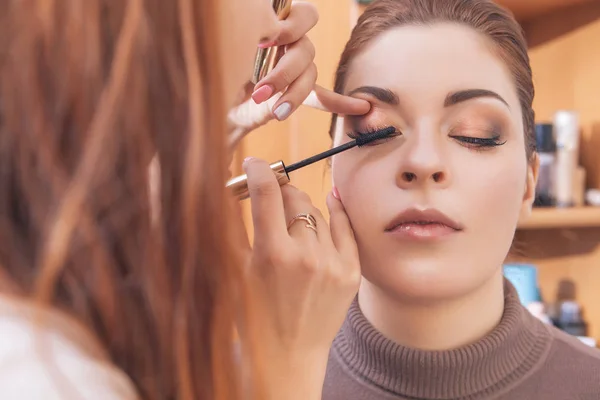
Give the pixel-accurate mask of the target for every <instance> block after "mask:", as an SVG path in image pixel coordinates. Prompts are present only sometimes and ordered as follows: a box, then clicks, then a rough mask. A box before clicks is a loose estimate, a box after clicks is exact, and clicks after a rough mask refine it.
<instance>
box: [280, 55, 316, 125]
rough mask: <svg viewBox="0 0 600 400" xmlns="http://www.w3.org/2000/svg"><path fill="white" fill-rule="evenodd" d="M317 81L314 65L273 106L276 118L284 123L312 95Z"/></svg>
mask: <svg viewBox="0 0 600 400" xmlns="http://www.w3.org/2000/svg"><path fill="white" fill-rule="evenodd" d="M316 80H317V66H316V65H315V64H314V63H313V64H311V65H310V66H309V67H308V68H307V69H306V70H305V71H304V72H303V73H302V74H301V75H300V76H299V77H298V79H296V80H295V81H294V83H292V84H291V85H290V86H289V87H288V88H287V90H286V91H285V93H284V94H283V96H281V97H280V98H279V100H277V103H275V105H274V106H273V115H275V118H277V119H278V120H279V121H283V120H285V119H286V118H287V117H289V116H290V114H292V113H293V112H294V111H296V109H297V108H298V107H299V106H300V105H301V104H302V101H303V100H304V99H305V98H306V97H307V96H308V95H309V94H310V92H311V90H312V88H313V86H314V84H315V81H316Z"/></svg>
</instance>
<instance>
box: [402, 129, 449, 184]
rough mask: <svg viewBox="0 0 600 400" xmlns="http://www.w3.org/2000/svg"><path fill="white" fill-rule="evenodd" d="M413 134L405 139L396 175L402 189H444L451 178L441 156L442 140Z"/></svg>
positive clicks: (442, 155) (432, 136)
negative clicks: (430, 187) (424, 187)
mask: <svg viewBox="0 0 600 400" xmlns="http://www.w3.org/2000/svg"><path fill="white" fill-rule="evenodd" d="M435 136H437V135H430V134H419V133H415V134H414V135H410V137H407V138H406V142H405V143H404V146H402V155H401V156H400V163H399V165H398V170H397V174H396V184H397V186H398V187H400V188H402V189H411V188H415V187H423V186H432V187H436V188H440V189H441V188H445V187H447V186H448V185H449V184H450V180H451V176H450V170H449V168H448V165H447V161H446V160H445V157H444V154H443V144H442V142H441V141H442V140H443V138H440V137H435Z"/></svg>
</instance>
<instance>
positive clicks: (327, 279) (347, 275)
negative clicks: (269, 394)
mask: <svg viewBox="0 0 600 400" xmlns="http://www.w3.org/2000/svg"><path fill="white" fill-rule="evenodd" d="M244 169H245V171H246V173H247V174H248V187H249V190H250V201H251V207H252V218H253V223H254V245H253V252H252V255H251V262H250V268H249V283H250V291H251V292H252V294H253V298H254V299H256V300H257V304H256V306H257V307H256V313H255V316H256V317H257V318H258V319H259V321H258V322H259V323H257V324H256V326H257V327H258V328H259V329H260V331H259V332H258V333H259V337H258V339H259V341H258V343H257V345H258V350H259V351H260V353H259V354H260V355H261V357H262V358H263V359H264V360H265V361H266V363H265V367H266V369H267V370H266V371H265V374H266V378H267V379H268V382H269V385H271V384H272V383H273V382H281V385H282V386H281V392H279V393H278V394H279V396H273V398H286V399H290V397H289V395H290V389H292V390H293V391H296V392H298V391H299V393H296V395H297V398H299V399H300V398H301V399H303V400H306V399H313V398H316V399H320V393H321V388H322V384H323V379H324V376H325V368H326V365H327V359H328V355H329V350H330V347H331V344H332V341H333V339H334V337H335V335H336V334H337V332H338V331H339V329H340V327H341V325H342V323H343V321H344V318H345V315H346V313H347V311H348V308H349V306H350V304H351V302H352V300H353V298H354V296H355V295H356V292H357V290H358V285H359V282H360V265H359V259H358V250H357V246H356V242H355V239H354V233H353V231H352V228H351V225H350V221H349V219H348V216H347V215H346V212H345V211H344V208H343V206H342V204H341V202H340V201H339V200H337V199H336V198H335V197H334V196H333V194H329V196H328V198H327V205H328V208H329V212H330V224H328V223H327V221H326V220H325V219H324V218H323V215H322V214H321V212H320V211H319V210H318V209H317V208H315V206H314V205H313V204H312V202H311V200H310V198H309V196H308V195H307V194H305V193H304V192H301V191H300V190H298V189H296V188H295V187H293V186H292V185H289V184H288V185H285V186H283V187H280V186H279V184H278V183H277V180H276V179H275V175H274V174H273V172H272V171H271V170H270V169H269V166H268V164H267V163H266V162H264V161H262V160H258V159H250V160H246V162H245V163H244ZM305 213H308V214H310V215H312V216H314V218H315V219H316V232H315V231H313V230H312V229H310V228H308V227H306V225H307V222H306V221H304V220H298V221H296V222H294V223H292V224H291V226H289V230H288V224H289V223H290V221H291V220H292V219H293V218H294V217H295V216H297V215H298V214H305ZM278 390H279V389H278ZM286 390H287V391H286ZM303 390H304V391H303Z"/></svg>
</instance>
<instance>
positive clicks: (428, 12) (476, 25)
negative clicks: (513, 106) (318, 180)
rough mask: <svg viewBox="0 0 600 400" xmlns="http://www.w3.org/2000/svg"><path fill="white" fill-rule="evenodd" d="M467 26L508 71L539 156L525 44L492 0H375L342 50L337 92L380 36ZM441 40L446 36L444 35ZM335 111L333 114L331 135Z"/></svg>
mask: <svg viewBox="0 0 600 400" xmlns="http://www.w3.org/2000/svg"><path fill="white" fill-rule="evenodd" d="M440 22H441V23H456V24H460V25H464V26H466V27H469V28H471V29H474V30H475V31H476V32H479V33H480V34H481V35H482V36H484V37H486V38H487V39H488V40H489V42H490V44H491V48H492V50H493V51H495V52H496V53H497V55H498V56H499V57H500V59H501V60H502V61H504V63H505V64H506V66H507V68H508V70H509V71H510V73H511V75H512V77H513V81H514V84H515V87H516V89H517V95H518V97H519V101H520V103H521V110H522V113H523V128H524V129H523V131H524V133H525V146H526V153H527V157H528V159H529V160H530V161H531V160H533V158H534V156H535V134H534V130H535V115H534V111H533V97H534V94H535V91H534V87H533V78H532V72H531V66H530V63H529V55H528V53H527V43H526V41H525V36H524V34H523V29H522V28H521V26H520V25H519V24H518V23H517V21H516V20H515V19H514V17H513V15H512V14H511V13H510V12H509V11H507V10H506V9H504V8H503V7H501V6H499V5H498V4H496V3H494V2H493V1H492V0H375V1H374V2H373V3H372V4H371V5H369V6H368V7H367V9H366V10H365V12H364V13H363V14H362V15H361V16H360V18H359V20H358V23H357V24H356V26H355V27H354V29H353V30H352V36H351V37H350V40H349V41H348V43H347V44H346V47H345V48H344V52H343V53H342V56H341V58H340V62H339V64H338V68H337V71H336V74H335V84H334V90H335V91H336V92H337V93H343V92H344V90H345V86H346V76H347V74H348V71H349V69H350V68H351V67H352V61H353V60H354V58H355V57H356V56H357V55H358V54H359V53H360V52H361V51H363V50H364V49H365V48H366V46H367V45H368V44H369V43H371V41H373V40H374V39H375V38H376V37H378V36H379V35H381V34H383V33H384V32H387V31H389V30H391V29H394V28H398V27H401V26H405V25H428V24H433V23H440ZM441 40H443V38H442V39H441ZM336 118H337V115H333V118H332V122H331V129H330V135H332V136H333V133H334V128H335V121H336Z"/></svg>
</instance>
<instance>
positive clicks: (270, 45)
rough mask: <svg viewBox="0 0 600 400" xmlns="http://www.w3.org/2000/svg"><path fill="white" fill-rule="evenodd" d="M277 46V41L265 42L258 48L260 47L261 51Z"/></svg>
mask: <svg viewBox="0 0 600 400" xmlns="http://www.w3.org/2000/svg"><path fill="white" fill-rule="evenodd" d="M275 44H277V41H275V40H271V41H270V42H263V43H259V44H258V47H259V48H260V49H266V48H269V47H273V46H275Z"/></svg>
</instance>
